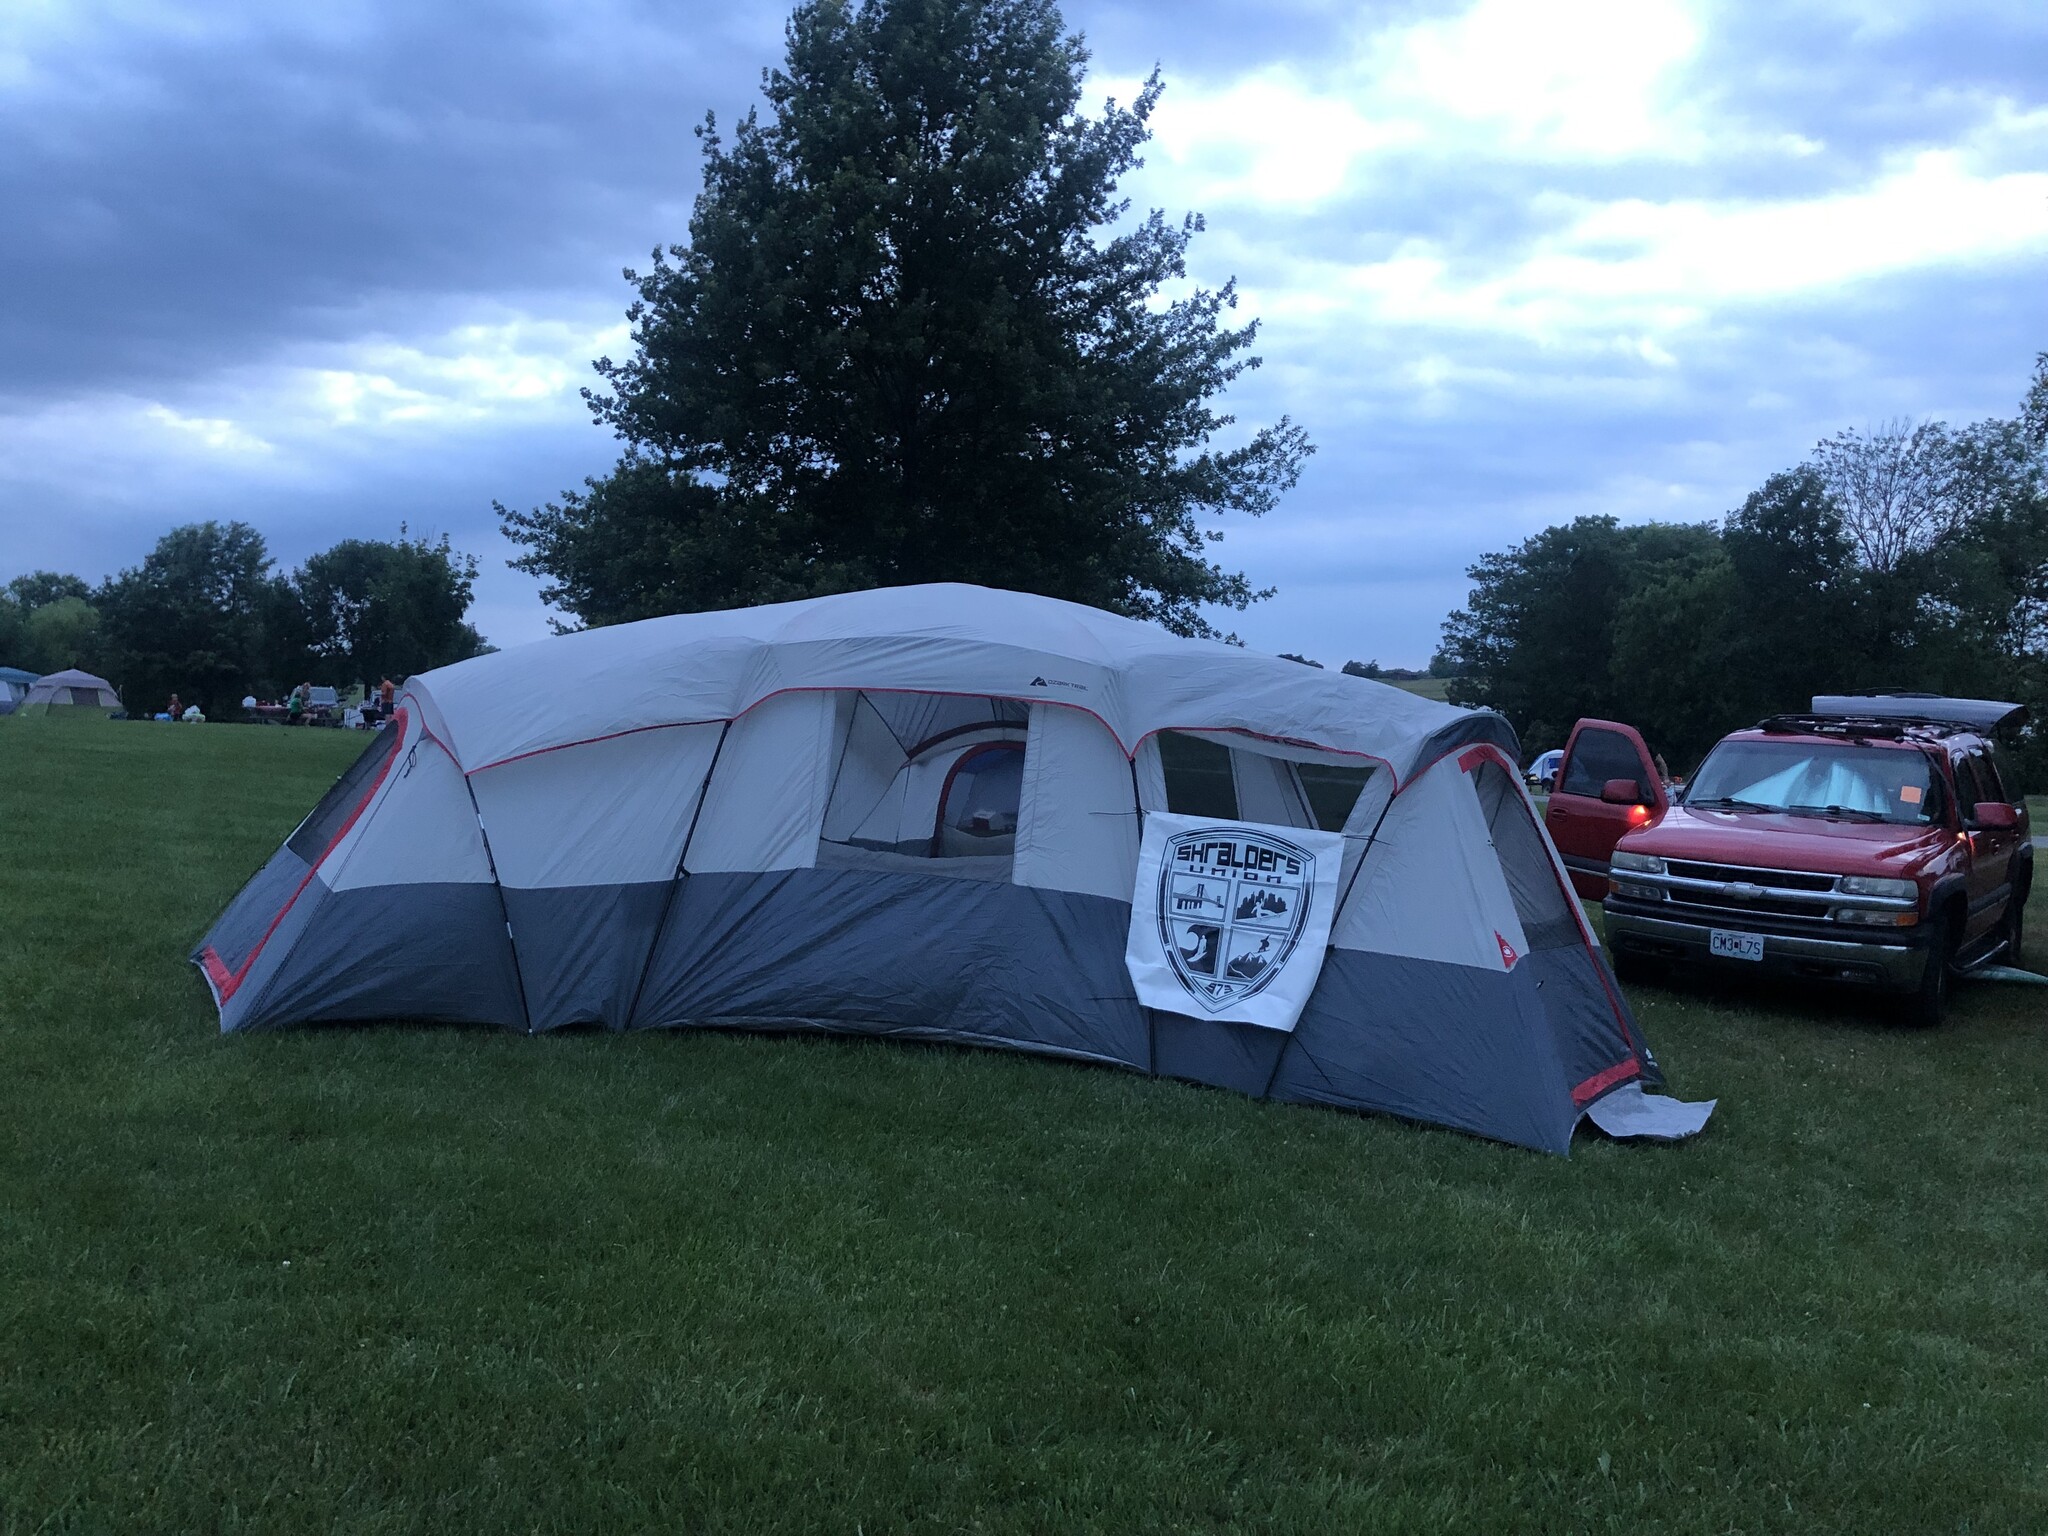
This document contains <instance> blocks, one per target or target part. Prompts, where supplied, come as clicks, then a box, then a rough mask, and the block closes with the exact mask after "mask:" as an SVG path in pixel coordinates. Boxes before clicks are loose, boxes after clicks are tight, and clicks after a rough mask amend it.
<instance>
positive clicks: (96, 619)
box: [0, 522, 490, 719]
mask: <svg viewBox="0 0 2048 1536" xmlns="http://www.w3.org/2000/svg"><path fill="white" fill-rule="evenodd" d="M476 571H477V565H476V560H475V557H473V556H470V555H463V554H458V553H457V552H456V551H454V550H453V549H451V548H450V547H449V543H448V539H447V537H446V536H445V535H444V536H443V537H441V538H440V539H438V540H429V539H425V538H415V537H412V536H411V535H410V534H409V532H408V531H406V530H405V529H403V528H401V530H400V534H399V537H398V538H397V539H393V540H384V539H344V540H343V541H342V542H340V543H338V544H336V545H334V546H333V547H332V548H331V549H327V550H324V551H322V552H321V553H319V554H317V555H314V556H313V557H312V558H311V559H309V560H307V561H306V562H305V564H303V565H301V566H299V567H298V568H296V569H295V570H292V571H290V572H285V571H281V570H278V569H276V567H275V564H274V562H273V561H272V559H271V557H270V553H269V550H268V549H267V547H266V546H265V544H264V540H263V535H262V534H260V533H258V532H257V531H256V530H255V529H254V528H252V527H250V526H249V525H248V524H247V523H241V522H229V523H220V522H203V523H188V524H186V525H184V526H183V527H179V528H173V529H172V530H171V531H170V532H169V533H167V534H165V535H164V536H163V537H162V538H161V539H159V540H158V541H157V544H156V547H155V548H154V549H153V550H151V551H150V552H149V554H148V555H147V556H145V557H144V559H143V561H142V563H141V564H140V565H137V566H135V567H133V568H132V569H129V570H124V571H122V572H120V573H119V574H118V575H115V576H110V577H108V578H107V579H106V580H104V581H102V582H100V583H99V584H98V585H97V586H94V585H92V584H90V583H88V582H86V581H84V580H83V579H81V578H80V577H77V576H72V575H65V574H62V573H59V572H56V571H33V572H30V573H28V574H27V575H23V576H17V577H15V578H14V579H13V580H11V581H9V582H8V583H7V584H6V585H5V587H4V588H0V665H8V666H19V667H23V668H26V669H27V670H29V671H32V672H39V673H48V672H59V671H62V670H64V669H65V668H67V667H79V668H83V669H84V670H85V671H88V672H94V673H97V674H99V675H100V676H103V677H105V678H107V679H108V680H109V681H110V682H112V683H113V684H114V686H115V688H116V690H117V691H118V692H119V693H120V695H121V698H122V701H123V702H124V703H125V704H126V705H127V706H128V708H129V709H130V710H131V711H134V712H137V713H140V712H142V711H144V710H156V709H161V708H162V707H163V706H164V704H165V702H166V701H167V700H168V699H169V698H170V696H171V695H172V694H173V693H175V694H177V695H178V697H179V699H180V700H182V701H183V702H185V703H188V704H195V703H196V704H197V705H199V707H200V708H201V709H202V710H204V711H205V712H206V713H207V714H208V715H210V716H213V717H214V718H216V719H220V718H231V717H232V715H233V713H234V712H235V711H236V710H237V709H239V707H240V704H241V700H242V699H243V698H244V697H246V696H247V695H250V694H254V695H256V696H257V697H259V698H276V697H279V696H281V695H282V694H284V693H286V692H287V691H289V690H290V689H291V688H292V687H293V685H295V684H297V683H301V682H306V681H314V682H323V683H329V684H333V685H337V686H346V685H348V684H350V683H355V682H375V681H377V680H379V679H380V678H383V677H387V676H388V677H392V678H403V677H405V676H407V675H408V674H410V673H413V672H424V671H426V670H427V669H428V668H430V667H438V666H445V665H446V664H448V663H449V662H453V661H461V660H463V659H465V658H466V657H470V656H475V655H478V654H480V653H481V652H483V651H486V650H488V649H490V647H489V646H488V645H486V644H485V642H484V639H483V637H482V636H481V635H479V634H478V633H477V631H476V628H475V626H474V625H472V624H470V623H469V622H468V621H467V619H466V617H465V615H466V614H467V613H468V611H469V606H470V601H471V596H472V589H473V587H474V584H475V580H476Z"/></svg>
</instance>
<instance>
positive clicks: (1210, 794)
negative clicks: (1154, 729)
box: [1159, 731, 1237, 821]
mask: <svg viewBox="0 0 2048 1536" xmlns="http://www.w3.org/2000/svg"><path fill="white" fill-rule="evenodd" d="M1159 766H1160V768H1161V769H1162V770H1163V771H1164V773H1165V775H1166V808H1167V810H1169V811H1171V812H1172V813H1173V814H1174V815H1176V816H1211V817H1214V818H1216V819H1217V820H1219V821H1235V820H1237V778H1236V776H1235V775H1234V774H1233V773H1232V772H1231V771H1230V748H1228V747H1226V746H1224V745H1223V744H1222V743H1221V742H1215V741H1210V740H1209V739H1207V738H1206V737H1202V736H1190V735H1187V734H1186V733H1184V732H1181V731H1161V732H1160V733H1159Z"/></svg>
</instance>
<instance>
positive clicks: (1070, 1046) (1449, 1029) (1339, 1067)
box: [193, 587, 1705, 1154]
mask: <svg viewBox="0 0 2048 1536" xmlns="http://www.w3.org/2000/svg"><path fill="white" fill-rule="evenodd" d="M1166 733H1171V734H1172V735H1173V737H1174V738H1175V740H1176V741H1177V742H1180V743H1182V745H1180V746H1176V748H1175V750H1174V751H1173V752H1171V753H1165V754H1162V753H1161V751H1160V749H1159V746H1158V743H1159V741H1160V739H1161V738H1162V735H1164V734H1166ZM1187 743H1192V744H1193V746H1192V747H1190V746H1187V745H1186V744H1187ZM1515 758H1516V745H1515V742H1514V737H1513V733H1512V732H1511V731H1509V730H1508V728H1507V726H1506V723H1505V722H1504V721H1502V720H1500V719H1499V717H1497V716H1494V715H1490V714H1487V713H1485V712H1483V711H1465V710H1458V709H1454V708H1452V707H1451V706H1448V705H1443V704H1437V703H1434V702H1432V701H1429V700H1425V699H1418V698H1416V697H1414V696H1412V695H1409V694H1405V693H1401V692H1399V691H1398V690H1395V689H1391V688H1388V687H1385V686H1383V685H1380V684H1376V683H1372V682H1369V681H1366V680H1363V679H1357V678H1350V677H1341V676H1334V675H1329V674H1318V673H1315V672H1314V670H1313V669H1308V668H1302V667H1300V666H1298V665H1296V664H1294V663H1290V662H1287V661H1284V660H1281V659H1277V658H1269V657H1259V656H1254V655H1250V654H1248V653H1246V652H1243V651H1240V650H1237V649H1234V648H1231V647H1225V646H1215V645H1209V644H1206V643H1203V642H1194V641H1182V640H1177V639H1174V638H1172V637H1170V636H1165V635H1163V634H1161V633H1160V632H1159V631H1157V630H1155V629H1152V628H1150V627H1149V626H1146V625H1142V624H1138V623H1135V622H1134V621H1131V620H1126V619H1120V618H1117V617H1115V616H1113V615H1108V614H1101V613H1098V612H1095V611H1094V610H1090V609H1085V608H1078V607H1076V606H1074V605H1072V604H1067V603H1059V602H1054V601H1052V600H1049V599H1044V598H1034V597H1026V596H1023V595H1020V594H1017V593H1006V592H995V591H988V590H984V589H979V588H963V587H916V588H901V589H893V590H885V591H880V592H866V593H852V594H847V595H845V596H841V597H833V598H818V599H813V600H810V601H807V602H802V603H792V604H783V605H778V606H775V607H771V608H762V609H746V610H738V611H736V612H733V613H728V614H693V615H680V616H678V617H676V618H674V619H659V620H649V621H646V622H645V623H643V624H637V625H631V624H629V625H619V626H615V627H614V628H612V629H609V630H603V631H593V632H589V633H586V634H579V635H571V636H563V637H559V638H557V639H554V640H548V641H542V642H539V643H538V644H536V645H533V646H528V647H523V648H520V649H519V650H515V651H511V652H504V653H498V654H496V655H493V656H489V657H482V658H478V659H477V660H475V661H471V662H463V663H459V664H458V665H456V666H454V667H448V668H443V669H441V670H440V671H438V672H433V673H429V674H426V675H425V676H423V677H416V678H413V679H411V680H409V681H408V682H407V684H406V686H405V688H404V690H403V691H402V693H401V695H400V698H399V700H398V708H397V710H396V711H395V713H394V715H393V718H392V719H391V720H390V721H389V722H388V723H387V724H386V725H385V726H384V728H383V730H382V732H381V733H380V735H379V737H378V738H377V740H376V741H375V743H374V744H373V745H372V746H371V747H370V748H369V749H368V750H367V751H366V752H365V753H364V754H363V756H362V757H361V758H360V759H359V760H358V761H357V763H356V764H355V765H354V766H353V767H352V768H351V769H350V770H349V771H348V773H346V774H344V775H343V776H342V778H341V780H340V781H338V782H337V784H336V785H335V786H334V788H333V789H332V790H331V791H330V792H329V794H328V795H327V796H326V797H325V798H324V799H323V800H322V801H321V803H320V804H319V805H318V806H316V807H315V808H314V809H313V811H312V812H311V813H310V814H309V815H308V816H307V818H306V819H305V821H304V822H302V823H301V824H300V826H299V827H298V828H297V829H296V830H295V831H294V832H293V833H292V835H291V836H290V837H289V838H288V839H287V840H286V843H285V846H284V847H282V848H281V849H279V851H278V852H277V853H276V854H275V855H274V856H273V857H272V858H271V859H270V861H269V862H268V863H266V864H265V865H264V867H263V868H262V869H261V870H260V871H258V872H257V874H256V875H255V876H254V878H252V879H251V880H250V882H249V884H248V885H247V886H246V887H245V888H244V889H243V890H242V892H241V893H240V894H239V895H238V896H237V897H236V898H235V900H234V901H233V902H232V903H231V904H230V905H229V907H228V908H227V910H226V911H224V912H223V913H222V914H221V916H220V917H219V919H218V920H217V921H216V922H215V923H214V925H213V927H212V929H211V930H210V931H209V932H208V934H207V935H206V936H205V937H204V938H203V939H202V940H201V941H200V943H199V944H198V945H197V946H196V947H195V949H194V951H193V959H194V962H195V963H196V964H197V965H198V967H199V968H200V970H201V972H202V974H203V975H204V977H205V979H206V981H207V983H208V985H209V986H210V987H211V989H212V991H213V995H214V999H215V1002H216V1004H217V1006H218V1008H219V1011H220V1021H221V1028H222V1029H223V1031H228V1032H234V1031H241V1030H267V1029H282V1028H290V1027H295V1026H299V1025H306V1024H314V1023H328V1022H344V1021H376V1020H433V1021H446V1022H454V1023H464V1024H480V1025H486V1026H491V1027H496V1028H502V1029H510V1030H518V1031H523V1032H527V1033H540V1032H546V1031H550V1030H555V1029H562V1028H575V1027H598V1028H603V1029H609V1030H637V1029H749V1030H817V1031H826V1032H832V1033H845V1034H861V1035H871V1036H881V1037H888V1038H897V1039H911V1040H929V1041H946V1042H954V1043H960V1044H973V1045H981V1046H990V1047H996V1048H1000V1049H1006V1050H1017V1051H1028V1052H1032V1053H1036V1054H1040V1055H1046V1056H1053V1057H1059V1058H1063V1059H1068V1060H1074V1061H1084V1062H1094V1063H1098V1064H1102V1065H1107V1066H1113V1067H1118V1068H1122V1069H1126V1070H1130V1071H1134V1072H1140V1073H1147V1074H1151V1075H1155V1076H1160V1077H1170V1078H1178V1079H1183V1080H1187V1081H1191V1082H1196V1083H1202V1084H1207V1085H1211V1086H1214V1087H1218V1088H1224V1089H1228V1090H1232V1091H1236V1092H1240V1093H1245V1094H1250V1095H1254V1096H1261V1097H1269V1098H1274V1099H1279V1100H1283V1101H1290V1102H1297V1103H1304V1104H1321V1105H1331V1106H1339V1107H1343V1108H1349V1109H1356V1110H1373V1111H1379V1112H1384V1113H1387V1114H1390V1115H1395V1116H1399V1117H1402V1118H1404V1119H1408V1120H1414V1121H1421V1122H1426V1123H1429V1124H1434V1125H1440V1126H1447V1127H1452V1128H1455V1129H1458V1130H1462V1131H1468V1132H1471V1133H1473V1134H1475V1135H1480V1136H1487V1137H1492V1138H1495V1139H1497V1140H1502V1141H1507V1142H1512V1143H1515V1144H1518V1145H1521V1146H1526V1147H1532V1148H1537V1149H1540V1150H1543V1151H1546V1152H1552V1153H1560V1154H1562V1153H1565V1152H1566V1151H1568V1149H1569V1146H1570V1143H1571V1138H1572V1133H1573V1129H1574V1127H1575V1126H1576V1125H1577V1124H1578V1122H1579V1120H1580V1119H1581V1118H1582V1117H1584V1116H1585V1115H1586V1113H1587V1112H1588V1110H1589V1108H1594V1107H1597V1106H1598V1105H1600V1104H1601V1103H1602V1102H1603V1101H1605V1100H1606V1099H1608V1098H1610V1097H1612V1096H1614V1095H1616V1094H1619V1093H1623V1092H1624V1091H1625V1090H1626V1091H1627V1092H1628V1094H1629V1095H1630V1097H1629V1103H1630V1104H1631V1105H1632V1106H1633V1107H1632V1108H1631V1109H1630V1110H1629V1113H1630V1114H1632V1115H1635V1116H1636V1117H1638V1118H1639V1119H1640V1118H1642V1117H1644V1116H1650V1117H1654V1116H1656V1115H1659V1114H1663V1115H1665V1116H1666V1117H1667V1118H1666V1120H1665V1121H1663V1122H1660V1123H1665V1124H1680V1123H1685V1121H1686V1117H1685V1116H1684V1115H1681V1114H1679V1112H1678V1111H1677V1110H1675V1109H1671V1108H1669V1107H1668V1105H1669V1101H1664V1103H1662V1104H1658V1103H1651V1104H1650V1106H1649V1108H1647V1109H1645V1108H1643V1107H1642V1106H1641V1105H1640V1104H1639V1103H1637V1100H1638V1098H1639V1097H1640V1090H1641V1088H1642V1086H1643V1085H1645V1084H1648V1085H1651V1086H1655V1085H1656V1084H1658V1083H1659V1082H1661V1074H1660V1072H1659V1070H1658V1067H1657V1064H1656V1061H1655V1059H1654V1057H1653V1056H1652V1055H1651V1054H1650V1051H1649V1047H1648V1045H1647V1044H1646V1043H1645V1042H1644V1041H1643V1039H1642V1034H1641V1030H1640V1027H1639V1026H1638V1024H1637V1022H1636V1020H1635V1018H1634V1016H1633V1014H1632V1013H1631V1012H1630V1010H1629V1007H1628V1004H1627V1001H1626V999H1625V998H1624V997H1623V995H1622V993H1621V990H1620V988H1619V987H1618V986H1616V985H1615V983H1614V979H1613V976H1612V974H1611V972H1610V971H1609V969H1608V966H1607V963H1606V961H1605V959H1604V958H1603V956H1602V955H1601V953H1600V950H1599V948H1598V945H1597V943H1596V942H1595V941H1594V937H1593V934H1592V932H1591V930H1590V929H1589V928H1588V927H1587V926H1586V924H1585V922H1584V919H1583V916H1582V914H1581V913H1580V911H1579V908H1578V906H1577V903H1576V901H1575V899H1574V898H1572V897H1571V895H1570V894H1569V887H1568V884H1567V882H1566V877H1565V874H1564V870H1563V866H1562V864H1561V862H1560V861H1559V860H1558V858H1557V855H1556V850H1555V849H1554V848H1553V847H1552V846H1551V844H1550V842H1549V839H1548V837H1547V836H1546V835H1545V834H1544V831H1543V829H1542V825H1541V822H1540V821H1539V820H1538V818H1537V817H1536V815H1535V812H1534V808H1533V806H1532V805H1531V804H1530V802H1529V800H1528V797H1527V795H1526V793H1525V792H1524V791H1523V790H1522V787H1521V784H1520V781H1519V777H1518V776H1517V775H1516V774H1515V772H1514V763H1515ZM1190 775H1193V777H1190ZM1333 785H1342V786H1345V787H1346V793H1345V795H1344V797H1343V798H1342V799H1341V800H1339V801H1332V800H1331V799H1330V796H1331V793H1332V786H1333ZM1318 796H1321V800H1320V801H1319V800H1318ZM1191 797H1192V798H1191ZM1208 804H1219V805H1221V804H1230V805H1234V806H1235V807H1236V808H1237V810H1238V812H1239V813H1240V815H1243V816H1245V817H1246V819H1250V820H1254V821H1260V822H1264V823H1269V824H1272V825H1275V826H1279V827H1283V828H1296V829H1298V828H1302V827H1308V826H1314V825H1316V824H1317V822H1318V820H1321V821H1322V822H1323V823H1324V824H1325V826H1324V830H1326V831H1331V832H1335V833H1337V835H1340V836H1341V837H1342V838H1343V842H1344V859H1343V877H1342V879H1341V880H1340V882H1339V886H1338V889H1339V893H1340V894H1339V899H1338V903H1337V906H1336V908H1335V911H1334V916H1333V920H1332V923H1331V928H1330V943H1329V948H1328V950H1327V952H1326V954H1325V958H1324V963H1323V967H1322V971H1321V975H1320V979H1319V980H1318V982H1317V984H1316V986H1315V989H1314V991H1313V993H1312V994H1311V995H1310V997H1309V1000H1308V1003H1307V1006H1306V1008H1305V1009H1304V1010H1303V1012H1302V1014H1301V1016H1300V1018H1299V1020H1298V1022H1297V1024H1296V1026H1295V1028H1294V1029H1293V1030H1292V1031H1291V1032H1289V1031H1286V1030H1282V1029H1269V1028H1261V1027H1256V1026H1252V1025H1246V1024H1231V1023H1219V1022H1217V1021H1215V1020H1211V1019H1198V1018H1195V1017H1192V1016H1188V1015H1182V1014H1178V1013H1174V1012H1171V1011H1165V1010H1158V1009H1148V1008H1145V1007H1143V1006H1141V1005H1140V1004H1139V1002H1138V999H1137V995H1136V992H1135V990H1134V988H1133V985H1132V981H1131V977H1130V973H1129V970H1128V969H1127V967H1126V962H1125V947H1126V939H1127V936H1128V931H1129V927H1130V923H1131V920H1132V919H1131V913H1132V902H1131V896H1132V892H1133V882H1134V880H1135V878H1136V869H1137V856H1138V846H1139V841H1140V835H1141V832H1142V828H1143V825H1144V821H1145V818H1146V817H1147V816H1148V815H1150V814H1152V813H1154V812H1162V811H1164V812H1173V813H1175V814H1180V815H1187V814H1203V811H1202V810H1201V807H1202V806H1203V805H1208ZM1319 804H1320V807H1321V808H1320V809H1318V805H1319ZM1347 805H1348V806H1349V811H1348V814H1347V811H1346V806H1347ZM1208 814H1214V813H1213V812H1211V813H1208ZM1339 822H1341V831H1339V830H1338V824H1339ZM1695 1118H1696V1119H1697V1120H1698V1123H1699V1124H1702V1125H1703V1124H1704V1123H1705V1112H1704V1111H1701V1112H1699V1113H1698V1115H1697V1116H1696V1117H1695ZM1697 1128H1698V1127H1697V1125H1696V1126H1695V1127H1694V1129H1697Z"/></svg>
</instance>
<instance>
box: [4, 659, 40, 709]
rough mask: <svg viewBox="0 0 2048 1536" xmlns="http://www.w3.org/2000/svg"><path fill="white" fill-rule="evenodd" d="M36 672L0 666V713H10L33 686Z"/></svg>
mask: <svg viewBox="0 0 2048 1536" xmlns="http://www.w3.org/2000/svg"><path fill="white" fill-rule="evenodd" d="M35 681H36V674H35V673H33V672H24V671H23V670H22V669H21V668H20V667H0V715H11V714H13V713H14V710H15V707H16V706H17V705H19V704H20V703H21V701H22V700H23V699H25V698H27V697H28V691H29V689H31V688H33V687H34V686H35Z"/></svg>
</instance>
